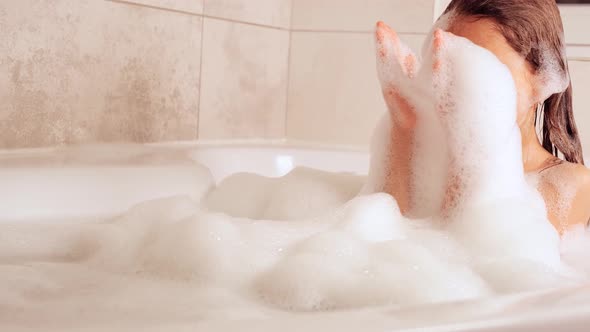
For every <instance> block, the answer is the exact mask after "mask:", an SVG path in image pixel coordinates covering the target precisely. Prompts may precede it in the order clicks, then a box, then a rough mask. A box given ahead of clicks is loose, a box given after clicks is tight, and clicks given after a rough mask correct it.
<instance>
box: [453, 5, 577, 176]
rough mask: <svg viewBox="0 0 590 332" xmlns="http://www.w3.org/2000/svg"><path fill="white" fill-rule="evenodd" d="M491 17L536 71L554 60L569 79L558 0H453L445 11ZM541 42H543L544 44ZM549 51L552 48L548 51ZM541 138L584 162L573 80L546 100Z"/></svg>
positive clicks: (572, 159)
mask: <svg viewBox="0 0 590 332" xmlns="http://www.w3.org/2000/svg"><path fill="white" fill-rule="evenodd" d="M449 12H452V13H453V15H458V16H469V17H475V18H488V19H491V20H493V21H494V22H495V23H496V26H497V28H498V30H499V31H500V33H502V35H503V36H504V38H506V40H507V41H508V44H509V45H510V46H511V47H512V48H513V49H514V50H515V51H516V52H518V53H519V54H521V55H522V56H524V58H525V59H526V60H527V62H528V63H529V64H530V65H531V68H532V69H533V71H534V72H535V73H538V72H539V71H541V70H543V69H544V68H545V67H546V66H547V64H546V63H545V62H546V61H553V62H554V63H555V65H557V66H558V67H559V69H560V70H561V71H562V72H561V74H563V75H564V77H567V78H568V79H569V71H568V64H567V58H566V55H565V43H564V37H563V24H562V22H561V16H560V13H559V9H558V7H557V4H556V2H555V0H453V1H451V3H450V4H449V6H448V7H447V9H446V11H445V13H449ZM540 45H543V46H544V47H543V48H542V47H541V46H540ZM546 52H549V54H547V53H546ZM542 109H543V111H542V112H543V114H538V115H539V117H541V118H542V120H543V121H542V123H543V125H542V135H541V136H542V140H543V142H542V143H543V147H544V148H545V150H547V151H549V152H550V153H552V154H554V155H555V156H557V155H558V154H559V153H561V154H563V156H564V158H565V160H567V161H569V162H573V163H578V164H584V158H583V153H582V144H581V143H580V137H579V134H578V129H577V127H576V123H575V121H574V113H573V105H572V85H571V81H570V83H569V85H568V87H567V89H566V90H565V91H564V92H561V93H556V94H553V95H551V96H550V97H549V98H548V99H547V100H545V101H544V105H543V108H542Z"/></svg>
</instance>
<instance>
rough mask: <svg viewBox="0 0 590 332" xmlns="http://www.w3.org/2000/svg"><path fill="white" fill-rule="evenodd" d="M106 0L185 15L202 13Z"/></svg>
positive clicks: (125, 0) (126, 1) (112, 0)
mask: <svg viewBox="0 0 590 332" xmlns="http://www.w3.org/2000/svg"><path fill="white" fill-rule="evenodd" d="M104 1H106V2H113V3H119V4H123V5H129V6H134V7H144V8H150V9H158V10H163V11H167V12H172V13H178V14H184V15H191V16H201V14H198V13H194V12H190V11H186V10H180V9H173V8H166V7H158V6H153V5H147V4H141V3H136V2H131V1H128V0H104Z"/></svg>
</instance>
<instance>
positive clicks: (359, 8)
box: [287, 0, 434, 147]
mask: <svg viewBox="0 0 590 332" xmlns="http://www.w3.org/2000/svg"><path fill="white" fill-rule="evenodd" d="M433 12H434V0H419V1H405V0H369V1H358V0H294V1H293V17H292V22H293V31H292V33H291V58H290V62H289V101H288V107H287V137H288V139H294V140H298V141H311V142H319V143H330V144H345V145H356V146H362V147H366V146H367V143H368V142H369V140H370V136H371V132H372V130H373V128H374V126H375V123H376V122H377V119H378V118H379V117H380V116H381V115H382V113H383V111H384V109H385V105H384V103H383V101H382V97H381V90H380V88H379V84H378V81H377V74H376V68H375V52H374V41H373V40H374V37H373V30H374V26H375V23H376V21H377V20H384V21H386V22H387V23H389V24H390V25H392V26H393V27H394V28H395V29H396V30H398V31H399V32H400V37H401V38H402V39H404V40H405V41H406V42H407V43H408V44H409V45H410V46H411V47H412V48H414V49H415V50H419V49H420V46H421V44H422V41H423V39H424V38H425V35H426V33H427V32H428V30H429V29H430V26H431V25H432V21H433V15H434V14H433Z"/></svg>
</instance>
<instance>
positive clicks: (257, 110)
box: [0, 0, 291, 148]
mask: <svg viewBox="0 0 590 332" xmlns="http://www.w3.org/2000/svg"><path fill="white" fill-rule="evenodd" d="M290 18H291V0H256V5H255V6H253V5H252V1H251V0H122V1H118V0H113V1H109V0H52V1H46V0H19V1H1V2H0V100H1V101H2V102H1V103H0V148H21V147H40V146H52V145H61V144H78V143H94V142H117V141H131V142H155V141H169V140H172V141H176V140H196V139H198V138H203V139H213V138H214V139H220V138H221V139H225V138H254V137H256V138H283V137H284V136H285V116H286V115H285V112H286V99H287V71H288V66H287V64H288V57H289V27H290Z"/></svg>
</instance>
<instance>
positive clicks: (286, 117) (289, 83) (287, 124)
mask: <svg viewBox="0 0 590 332" xmlns="http://www.w3.org/2000/svg"><path fill="white" fill-rule="evenodd" d="M294 2H295V0H291V12H290V13H289V46H288V47H287V52H288V53H287V84H285V85H286V87H285V89H286V90H287V91H286V96H285V116H284V119H283V121H284V130H283V139H287V137H288V135H287V131H288V128H289V95H290V93H289V91H290V89H291V50H292V47H291V45H292V43H293V29H292V27H293V6H294V5H293V3H294Z"/></svg>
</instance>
